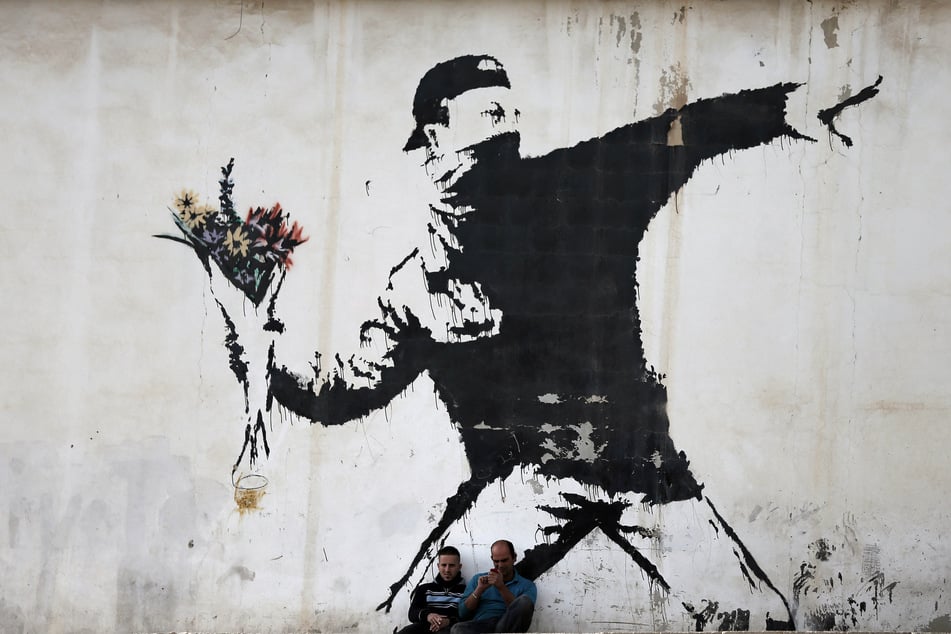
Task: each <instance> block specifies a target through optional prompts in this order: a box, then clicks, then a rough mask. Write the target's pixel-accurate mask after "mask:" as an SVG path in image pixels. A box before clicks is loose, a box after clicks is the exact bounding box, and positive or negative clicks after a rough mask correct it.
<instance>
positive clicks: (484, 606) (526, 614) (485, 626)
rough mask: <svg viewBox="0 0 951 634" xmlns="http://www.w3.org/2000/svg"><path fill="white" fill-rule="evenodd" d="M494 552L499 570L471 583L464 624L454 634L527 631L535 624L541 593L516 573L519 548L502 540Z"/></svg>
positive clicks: (463, 606) (464, 597)
mask: <svg viewBox="0 0 951 634" xmlns="http://www.w3.org/2000/svg"><path fill="white" fill-rule="evenodd" d="M491 553H492V564H493V565H494V566H495V567H494V568H493V569H492V570H490V571H488V572H481V573H479V574H477V575H476V576H475V577H473V578H472V579H470V580H469V584H468V585H467V586H466V591H465V593H464V594H463V595H462V602H461V603H460V604H459V617H460V618H462V619H463V622H460V623H456V624H455V625H453V626H452V630H451V632H452V634H480V633H482V632H527V631H528V627H529V626H530V625H531V624H532V615H533V614H534V613H535V600H536V598H537V597H538V591H537V590H536V589H535V584H534V583H533V582H532V581H531V580H529V579H526V578H525V577H523V576H521V575H520V574H518V572H516V571H515V559H516V558H517V555H516V554H515V546H513V545H512V542H510V541H508V540H505V539H500V540H499V541H497V542H495V543H494V544H492V549H491Z"/></svg>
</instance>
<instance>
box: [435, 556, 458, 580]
mask: <svg viewBox="0 0 951 634" xmlns="http://www.w3.org/2000/svg"><path fill="white" fill-rule="evenodd" d="M436 566H437V567H438V568H439V576H440V577H442V578H443V579H445V580H446V581H452V580H453V579H455V578H456V575H458V574H459V569H460V568H462V564H461V563H459V558H458V557H456V556H455V555H439V561H438V562H436Z"/></svg>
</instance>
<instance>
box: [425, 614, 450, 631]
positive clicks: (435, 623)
mask: <svg viewBox="0 0 951 634" xmlns="http://www.w3.org/2000/svg"><path fill="white" fill-rule="evenodd" d="M426 620H427V621H428V622H429V631H430V632H438V631H439V630H441V629H443V628H446V627H449V617H446V616H442V615H441V614H433V613H431V612H430V613H429V614H428V615H426Z"/></svg>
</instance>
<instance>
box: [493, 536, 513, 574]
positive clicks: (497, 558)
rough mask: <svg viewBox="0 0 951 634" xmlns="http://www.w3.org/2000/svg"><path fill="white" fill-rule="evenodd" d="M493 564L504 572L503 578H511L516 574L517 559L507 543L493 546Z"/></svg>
mask: <svg viewBox="0 0 951 634" xmlns="http://www.w3.org/2000/svg"><path fill="white" fill-rule="evenodd" d="M492 564H493V565H494V566H495V568H496V570H498V571H499V572H500V573H502V578H503V579H510V578H511V577H512V575H513V574H515V559H514V558H513V557H512V553H511V552H509V547H508V546H507V545H506V544H495V545H494V546H492Z"/></svg>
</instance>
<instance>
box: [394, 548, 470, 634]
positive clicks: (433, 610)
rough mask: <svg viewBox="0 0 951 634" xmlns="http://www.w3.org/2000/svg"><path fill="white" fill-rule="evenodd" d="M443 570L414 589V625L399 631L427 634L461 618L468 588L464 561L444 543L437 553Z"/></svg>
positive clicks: (440, 569) (438, 562)
mask: <svg viewBox="0 0 951 634" xmlns="http://www.w3.org/2000/svg"><path fill="white" fill-rule="evenodd" d="M436 565H437V567H438V569H439V572H438V574H437V575H436V578H435V580H434V581H432V582H431V583H423V584H420V585H419V586H417V587H416V589H415V590H413V599H412V601H411V603H410V606H409V620H410V625H407V626H406V627H404V628H403V629H401V630H400V631H399V634H425V633H426V632H439V631H442V630H448V629H449V627H450V626H451V625H452V624H453V623H455V622H456V621H458V620H459V601H460V599H462V594H463V592H464V591H465V589H466V584H465V580H464V579H463V578H462V575H461V574H460V570H461V569H462V563H460V561H459V551H458V550H457V549H456V548H455V547H454V546H443V547H442V548H440V549H439V552H437V553H436Z"/></svg>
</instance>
